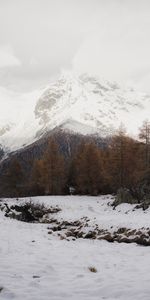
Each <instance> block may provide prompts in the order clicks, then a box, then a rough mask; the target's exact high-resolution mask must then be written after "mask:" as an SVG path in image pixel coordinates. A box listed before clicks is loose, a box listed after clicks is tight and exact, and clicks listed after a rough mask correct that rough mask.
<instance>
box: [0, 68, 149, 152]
mask: <svg viewBox="0 0 150 300" xmlns="http://www.w3.org/2000/svg"><path fill="white" fill-rule="evenodd" d="M3 93H4V90H2V91H1V89H0V105H1V107H3V111H4V113H2V114H3V115H2V116H1V115H0V143H1V144H2V145H3V147H7V148H9V149H11V150H15V149H17V148H20V147H22V146H23V145H24V144H26V145H27V144H30V143H31V142H33V141H35V140H37V139H38V138H39V137H40V136H41V135H42V134H44V133H46V132H48V131H50V130H52V129H54V128H56V127H61V128H63V129H64V130H68V131H71V132H72V131H73V132H77V133H81V134H84V135H85V134H99V135H101V136H106V135H108V134H111V133H113V132H114V131H115V130H116V129H117V128H118V127H119V125H120V123H121V122H123V123H124V124H125V126H126V127H127V130H128V132H129V133H130V134H132V135H136V134H137V132H138V128H139V126H141V123H142V121H143V120H144V119H146V118H148V117H149V111H150V95H147V94H144V93H138V92H135V91H134V90H133V89H130V88H124V87H120V86H118V85H117V84H116V83H110V82H108V81H105V80H99V79H97V78H94V77H90V76H88V75H81V76H74V75H72V74H71V73H67V74H64V75H62V76H61V77H60V78H59V79H58V80H57V81H56V82H54V83H52V84H50V86H49V87H48V88H46V89H45V90H44V92H43V91H42V90H41V91H37V92H33V93H31V94H27V95H24V96H19V95H16V94H14V93H9V95H4V97H2V96H1V94H3ZM6 96H7V97H6ZM3 99H6V100H5V103H6V105H3V102H4V100H3ZM8 109H9V111H10V113H9V114H8Z"/></svg>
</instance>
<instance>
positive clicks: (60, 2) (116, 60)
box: [0, 0, 150, 92]
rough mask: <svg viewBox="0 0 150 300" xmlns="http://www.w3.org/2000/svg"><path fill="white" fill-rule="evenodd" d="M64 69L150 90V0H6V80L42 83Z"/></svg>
mask: <svg viewBox="0 0 150 300" xmlns="http://www.w3.org/2000/svg"><path fill="white" fill-rule="evenodd" d="M62 70H74V71H75V72H77V73H85V72H87V73H89V74H96V75H99V76H100V77H103V78H106V79H108V80H113V81H118V82H121V83H125V84H127V85H131V86H135V87H136V88H138V89H139V90H143V91H146V92H147V91H148V92H150V0H0V85H1V86H5V87H9V88H13V89H19V90H21V91H25V90H26V91H28V90H32V89H35V88H36V89H37V88H39V87H41V86H44V85H47V84H48V83H49V82H50V81H52V80H53V79H55V78H57V77H58V76H59V74H60V73H61V71H62Z"/></svg>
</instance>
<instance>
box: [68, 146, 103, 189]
mask: <svg viewBox="0 0 150 300" xmlns="http://www.w3.org/2000/svg"><path fill="white" fill-rule="evenodd" d="M74 165H75V182H76V188H77V192H78V193H81V194H90V195H97V194H98V193H99V192H101V190H102V185H103V180H102V161H101V157H100V151H99V150H98V148H97V147H96V145H95V144H94V143H90V144H81V145H80V147H79V149H78V153H77V155H76V158H75V161H74Z"/></svg>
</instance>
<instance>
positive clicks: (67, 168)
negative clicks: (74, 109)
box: [1, 121, 150, 200]
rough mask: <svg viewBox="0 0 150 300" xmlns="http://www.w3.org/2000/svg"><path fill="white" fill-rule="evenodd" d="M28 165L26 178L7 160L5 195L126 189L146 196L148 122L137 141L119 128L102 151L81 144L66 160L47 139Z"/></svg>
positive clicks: (14, 161) (149, 173)
mask: <svg viewBox="0 0 150 300" xmlns="http://www.w3.org/2000/svg"><path fill="white" fill-rule="evenodd" d="M31 164H32V167H31V171H30V174H28V178H26V176H25V175H24V169H23V167H22V166H21V164H20V162H19V161H18V160H17V158H14V159H12V160H11V163H10V165H9V168H8V169H7V172H6V173H5V176H3V179H2V182H1V184H3V186H4V187H5V190H7V192H8V194H10V195H12V196H29V195H62V194H69V193H75V194H80V195H99V194H108V193H117V191H118V189H120V188H126V189H128V190H129V191H130V192H131V194H132V195H133V196H134V197H136V198H138V199H139V200H140V198H141V197H143V195H145V194H150V190H149V189H150V188H149V186H150V123H149V122H148V121H145V122H144V123H143V125H142V127H141V128H140V130H139V139H138V140H135V139H133V138H131V137H129V136H128V135H127V134H126V131H125V129H124V127H123V126H121V127H120V128H119V130H118V131H117V132H116V134H115V135H114V136H112V137H111V138H110V141H109V143H108V145H107V147H105V149H102V148H100V147H99V145H97V144H96V142H90V143H89V142H85V141H84V142H81V143H80V145H79V146H78V147H77V150H76V151H75V153H73V155H71V156H69V157H65V156H64V155H63V154H62V153H61V151H60V149H59V145H58V144H57V142H56V141H55V139H54V138H50V139H49V142H48V145H47V148H46V150H45V151H44V153H43V155H42V157H41V158H40V159H35V160H34V161H32V162H31Z"/></svg>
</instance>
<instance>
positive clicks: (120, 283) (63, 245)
mask: <svg viewBox="0 0 150 300" xmlns="http://www.w3.org/2000/svg"><path fill="white" fill-rule="evenodd" d="M32 200H33V201H38V202H41V203H45V204H47V205H58V206H59V207H60V208H61V209H62V211H61V212H59V213H58V214H57V217H58V218H59V219H60V220H61V219H64V220H77V219H81V218H82V217H85V216H87V217H89V219H90V222H91V225H92V224H98V225H99V226H101V227H102V228H110V229H111V227H112V226H113V227H116V228H119V227H122V226H126V227H130V228H137V229H138V228H142V227H144V228H146V227H150V210H147V211H146V212H143V211H142V210H141V209H139V210H136V211H133V208H134V206H132V205H121V206H118V208H117V209H116V210H113V209H112V207H111V206H108V205H107V203H108V202H111V201H112V199H111V196H105V197H78V196H70V197H69V196H68V197H63V196H62V197H35V198H32ZM5 201H6V202H7V203H10V202H12V203H14V202H15V200H5ZM24 201H25V200H24V199H20V200H19V201H17V203H18V202H19V203H20V202H24ZM47 227H48V224H31V223H23V222H20V221H16V220H12V219H9V218H6V217H4V213H3V212H0V291H1V292H0V299H2V300H5V299H7V300H8V299H16V300H60V299H63V300H67V299H69V300H101V299H108V300H114V299H120V300H130V299H131V300H145V299H147V300H149V299H150V263H149V262H150V247H144V246H139V245H137V244H124V243H121V244H119V243H117V242H115V243H109V242H107V241H102V240H90V239H89V240H87V239H77V240H75V241H72V240H69V241H67V240H60V239H59V237H58V236H57V235H55V234H51V235H49V234H48V230H47ZM90 267H94V268H96V270H97V272H96V273H93V272H91V271H90V270H89V268H90Z"/></svg>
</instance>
